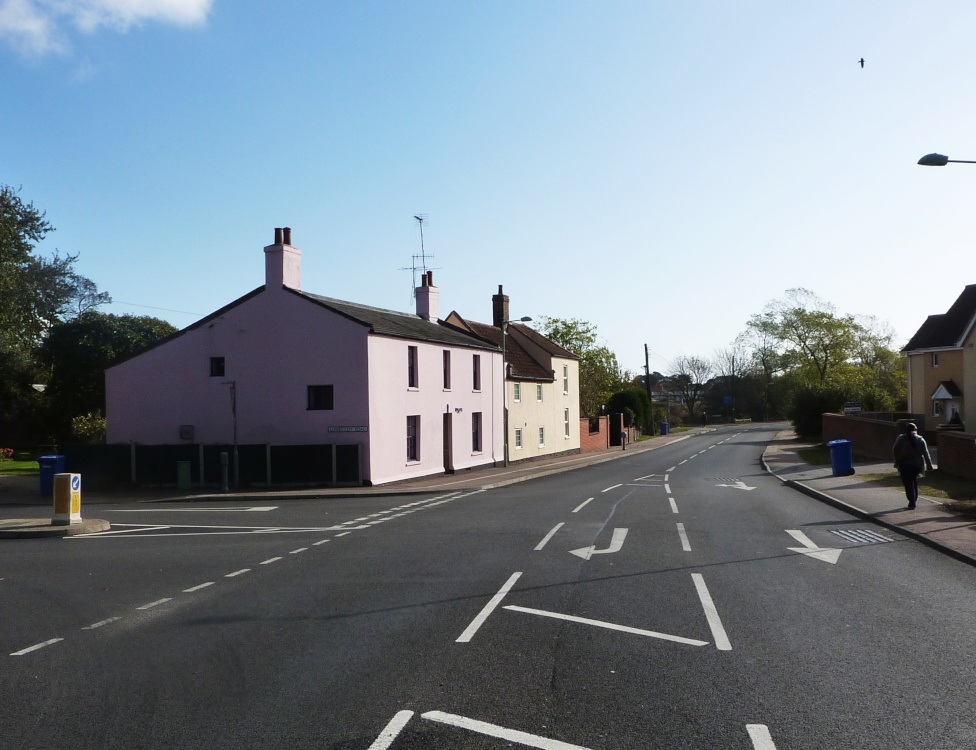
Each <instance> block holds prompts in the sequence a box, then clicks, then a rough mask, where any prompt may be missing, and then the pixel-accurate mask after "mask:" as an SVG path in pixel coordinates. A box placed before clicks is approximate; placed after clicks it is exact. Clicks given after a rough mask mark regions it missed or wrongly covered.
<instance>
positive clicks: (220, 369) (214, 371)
mask: <svg viewBox="0 0 976 750" xmlns="http://www.w3.org/2000/svg"><path fill="white" fill-rule="evenodd" d="M210 377H212V378H222V377H224V358H223V357H211V358H210Z"/></svg>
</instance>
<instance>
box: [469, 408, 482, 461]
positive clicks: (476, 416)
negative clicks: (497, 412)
mask: <svg viewBox="0 0 976 750" xmlns="http://www.w3.org/2000/svg"><path fill="white" fill-rule="evenodd" d="M471 450H472V451H474V452H475V453H480V452H481V412H480V411H476V412H472V413H471Z"/></svg>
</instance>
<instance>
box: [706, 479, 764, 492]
mask: <svg viewBox="0 0 976 750" xmlns="http://www.w3.org/2000/svg"><path fill="white" fill-rule="evenodd" d="M715 486H716V487H734V488H735V489H737V490H747V491H748V490H754V489H756V488H755V487H750V486H749V485H748V484H746V483H745V482H743V481H742V480H741V479H736V480H735V484H716V485H715Z"/></svg>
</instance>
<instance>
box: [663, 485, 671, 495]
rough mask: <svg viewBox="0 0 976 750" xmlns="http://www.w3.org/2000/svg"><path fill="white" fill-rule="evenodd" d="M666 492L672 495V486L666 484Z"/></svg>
mask: <svg viewBox="0 0 976 750" xmlns="http://www.w3.org/2000/svg"><path fill="white" fill-rule="evenodd" d="M664 491H665V492H667V493H668V494H669V495H670V494H671V485H670V484H668V483H666V482H665V484H664Z"/></svg>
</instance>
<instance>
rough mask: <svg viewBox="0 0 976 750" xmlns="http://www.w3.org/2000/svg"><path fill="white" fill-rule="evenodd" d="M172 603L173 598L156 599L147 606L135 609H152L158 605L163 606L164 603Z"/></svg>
mask: <svg viewBox="0 0 976 750" xmlns="http://www.w3.org/2000/svg"><path fill="white" fill-rule="evenodd" d="M171 601H173V597H171V596H168V597H166V598H165V599H157V600H156V601H154V602H149V604H143V605H142V606H141V607H136V609H152V608H153V607H158V606H159V605H160V604H165V603H166V602H171Z"/></svg>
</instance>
